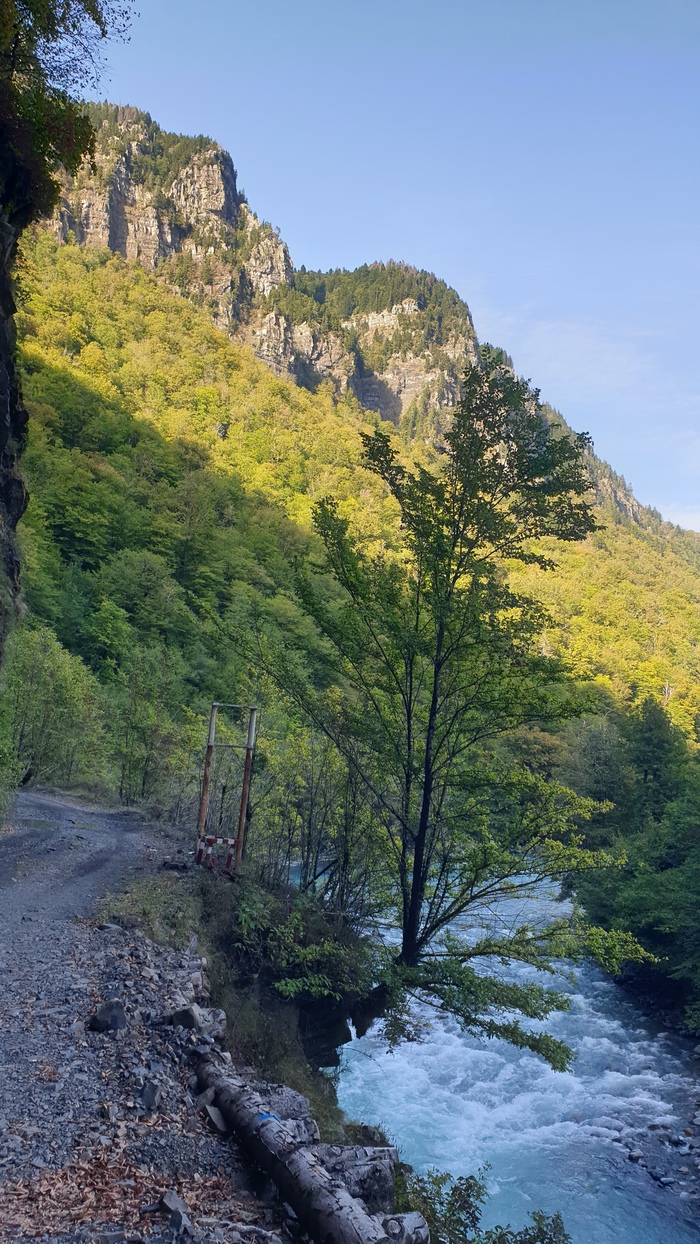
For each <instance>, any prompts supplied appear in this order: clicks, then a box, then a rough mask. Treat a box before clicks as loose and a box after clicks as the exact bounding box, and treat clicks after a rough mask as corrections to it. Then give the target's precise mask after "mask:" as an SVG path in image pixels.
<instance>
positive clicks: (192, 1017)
mask: <svg viewBox="0 0 700 1244" xmlns="http://www.w3.org/2000/svg"><path fill="white" fill-rule="evenodd" d="M170 1022H171V1024H172V1025H173V1027H174V1028H177V1027H180V1028H194V1029H196V1030H197V1031H201V1030H202V1028H204V1026H205V1016H204V1013H203V1011H202V1010H201V1008H200V1007H198V1006H197V1003H196V1002H192V1003H191V1004H190V1006H183V1007H180V1009H179V1010H177V1011H173V1013H172V1015H171V1016H170Z"/></svg>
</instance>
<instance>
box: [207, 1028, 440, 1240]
mask: <svg viewBox="0 0 700 1244" xmlns="http://www.w3.org/2000/svg"><path fill="white" fill-rule="evenodd" d="M197 1078H198V1081H199V1086H200V1091H202V1092H204V1091H205V1090H207V1089H209V1088H213V1089H214V1092H215V1101H216V1105H217V1107H218V1109H219V1110H220V1111H221V1113H222V1115H223V1116H224V1118H225V1120H226V1122H227V1123H228V1124H229V1126H230V1128H231V1130H232V1131H234V1132H235V1133H236V1135H237V1136H238V1137H239V1139H240V1140H241V1141H242V1143H243V1145H244V1146H245V1148H246V1150H247V1152H248V1153H249V1154H250V1156H251V1157H252V1158H253V1160H254V1161H255V1162H256V1163H257V1164H258V1166H260V1167H261V1168H262V1169H263V1170H264V1171H265V1172H266V1173H267V1174H268V1175H269V1176H270V1177H271V1178H272V1179H273V1181H274V1182H275V1184H276V1185H277V1187H278V1189H279V1191H280V1193H281V1196H282V1199H283V1200H284V1201H286V1202H287V1204H288V1205H290V1206H291V1208H292V1209H293V1210H294V1213H295V1214H296V1216H297V1218H298V1219H299V1221H300V1222H301V1224H302V1225H303V1226H304V1227H305V1228H306V1229H307V1230H308V1231H309V1233H310V1235H311V1237H312V1239H313V1240H314V1244H430V1234H429V1232H428V1228H427V1226H426V1223H425V1220H424V1219H423V1218H422V1217H421V1215H420V1214H394V1215H388V1216H385V1217H382V1218H379V1217H375V1216H373V1215H372V1214H370V1213H369V1212H368V1211H367V1209H366V1208H365V1206H364V1205H363V1204H362V1202H361V1201H359V1200H357V1199H356V1198H355V1197H353V1196H351V1194H350V1192H349V1191H348V1189H347V1187H346V1185H345V1183H344V1182H343V1180H342V1179H339V1178H338V1177H337V1176H334V1175H333V1174H331V1173H330V1172H329V1171H328V1170H326V1168H325V1166H324V1165H323V1163H322V1162H321V1160H320V1158H319V1157H318V1156H317V1154H316V1153H314V1152H313V1150H312V1149H311V1148H310V1147H309V1146H308V1145H307V1144H306V1143H305V1142H304V1141H303V1140H302V1139H300V1138H299V1132H298V1129H297V1128H293V1127H290V1126H288V1125H287V1123H286V1122H285V1121H284V1120H283V1119H280V1118H278V1117H277V1115H276V1114H274V1113H272V1112H271V1111H270V1110H269V1109H267V1103H266V1102H265V1101H264V1100H263V1098H262V1097H261V1096H260V1094H259V1093H257V1092H255V1091H254V1090H253V1089H252V1088H251V1087H250V1085H249V1084H248V1083H247V1082H246V1081H245V1080H244V1079H243V1078H242V1077H240V1076H237V1075H235V1073H233V1072H232V1071H231V1070H230V1069H229V1068H228V1067H227V1066H226V1065H225V1064H222V1062H221V1061H220V1059H219V1058H217V1056H216V1054H213V1053H212V1054H211V1055H207V1056H206V1057H205V1058H204V1059H203V1060H202V1062H201V1063H200V1064H199V1067H198V1069H197Z"/></svg>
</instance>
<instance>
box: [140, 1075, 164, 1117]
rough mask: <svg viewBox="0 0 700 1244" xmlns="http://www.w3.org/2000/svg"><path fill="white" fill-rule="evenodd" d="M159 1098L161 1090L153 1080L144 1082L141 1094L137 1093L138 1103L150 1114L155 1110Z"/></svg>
mask: <svg viewBox="0 0 700 1244" xmlns="http://www.w3.org/2000/svg"><path fill="white" fill-rule="evenodd" d="M160 1098H161V1088H160V1086H159V1085H158V1084H156V1083H155V1081H154V1080H146V1083H145V1084H144V1086H143V1088H142V1089H141V1092H140V1093H139V1101H140V1103H141V1105H142V1106H143V1108H144V1110H145V1111H146V1112H147V1113H149V1114H150V1112H151V1111H152V1110H155V1108H156V1106H157V1105H158V1103H159V1101H160Z"/></svg>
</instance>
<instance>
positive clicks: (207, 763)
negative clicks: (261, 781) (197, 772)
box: [197, 704, 219, 838]
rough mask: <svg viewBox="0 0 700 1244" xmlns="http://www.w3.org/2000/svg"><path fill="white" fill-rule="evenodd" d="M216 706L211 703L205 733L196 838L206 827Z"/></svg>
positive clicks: (201, 835)
mask: <svg viewBox="0 0 700 1244" xmlns="http://www.w3.org/2000/svg"><path fill="white" fill-rule="evenodd" d="M218 707H219V705H218V704H212V706H211V713H210V714H209V734H208V735H207V750H206V753H205V755H204V773H203V774H202V796H201V799H200V801H199V818H198V820H197V837H198V838H203V837H204V831H205V830H206V827H207V812H208V811H209V778H210V776H211V758H212V756H213V754H214V738H215V736H216V713H217V709H218Z"/></svg>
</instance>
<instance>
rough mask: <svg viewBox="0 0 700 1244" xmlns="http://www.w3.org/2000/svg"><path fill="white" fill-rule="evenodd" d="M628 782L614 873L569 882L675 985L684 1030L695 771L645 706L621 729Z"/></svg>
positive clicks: (694, 929)
mask: <svg viewBox="0 0 700 1244" xmlns="http://www.w3.org/2000/svg"><path fill="white" fill-rule="evenodd" d="M624 724H625V729H626V733H627V736H628V753H627V755H628V764H629V768H630V773H631V775H632V780H631V784H630V800H629V805H628V816H627V818H626V820H625V822H624V823H623V825H622V828H621V832H620V833H619V836H618V847H619V849H624V851H625V857H624V861H623V863H622V866H621V867H620V868H619V869H616V870H614V871H612V872H606V873H605V874H603V875H599V874H595V873H594V874H592V875H591V876H590V877H582V878H580V879H579V880H578V882H577V889H578V893H579V895H580V898H581V900H582V902H583V903H584V904H585V906H586V908H587V910H588V911H589V912H590V913H591V915H592V917H593V918H594V919H596V920H599V921H601V923H602V924H604V925H605V926H606V927H607V928H610V929H612V930H615V929H630V930H632V932H633V933H634V934H635V935H636V937H637V938H638V939H639V941H640V942H641V943H642V945H644V946H645V947H646V948H647V949H648V950H649V951H650V952H652V953H653V954H654V955H655V956H656V962H655V963H654V965H653V967H652V968H651V969H649V971H650V973H651V975H653V974H654V973H659V972H663V973H665V974H667V975H668V976H670V978H671V979H672V980H673V981H677V982H678V988H679V990H680V997H681V1000H682V1001H683V1002H684V1003H685V1005H686V1014H687V1020H688V1024H689V1025H690V1026H691V1027H693V1028H697V1026H698V1023H699V1022H700V919H699V918H698V903H697V894H698V885H699V884H700V814H699V813H698V809H699V808H700V765H699V763H698V758H697V755H696V753H695V752H694V751H693V752H691V751H690V749H689V748H688V747H687V745H685V744H684V743H683V740H682V737H681V736H680V732H679V731H678V730H677V729H676V728H674V727H673V725H672V724H671V722H670V721H669V719H668V716H667V715H666V713H665V712H664V710H663V709H662V708H661V707H660V706H658V705H657V704H655V703H653V702H652V701H647V702H645V703H644V704H643V705H642V706H641V708H640V710H639V711H638V712H637V713H636V714H634V715H632V717H631V718H630V719H628V720H627V721H626V722H625V723H624Z"/></svg>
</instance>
